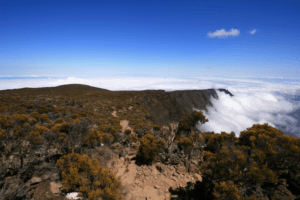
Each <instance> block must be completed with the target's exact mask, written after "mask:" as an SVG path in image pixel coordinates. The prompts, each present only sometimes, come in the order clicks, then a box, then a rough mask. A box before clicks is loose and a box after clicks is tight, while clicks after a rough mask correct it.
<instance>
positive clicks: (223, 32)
mask: <svg viewBox="0 0 300 200" xmlns="http://www.w3.org/2000/svg"><path fill="white" fill-rule="evenodd" d="M239 34H240V31H239V30H237V29H233V28H232V29H231V30H230V31H226V30H225V29H221V30H216V31H215V32H213V33H211V32H209V33H208V34H207V35H208V37H210V38H214V37H218V38H227V37H228V36H233V37H235V36H238V35H239Z"/></svg>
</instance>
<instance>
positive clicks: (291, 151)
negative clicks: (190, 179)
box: [200, 124, 300, 199]
mask: <svg viewBox="0 0 300 200" xmlns="http://www.w3.org/2000/svg"><path fill="white" fill-rule="evenodd" d="M203 135H204V136H205V137H206V138H208V141H207V143H206V147H205V151H206V152H205V155H204V162H203V163H202V164H201V167H200V170H201V172H202V174H203V176H204V177H205V179H206V180H218V181H221V182H220V183H219V184H215V185H214V187H215V190H214V193H213V195H214V196H215V198H216V199H239V198H240V197H238V196H239V195H237V196H236V197H234V198H233V194H236V192H235V191H236V189H235V188H239V191H240V192H241V191H247V190H249V187H260V186H263V185H268V187H269V189H268V191H264V192H265V194H266V195H268V196H269V197H270V198H271V197H272V196H273V193H272V191H274V190H275V189H276V187H277V186H276V185H277V183H278V179H279V178H280V176H282V175H283V176H284V171H285V170H289V172H291V173H294V174H297V173H299V171H300V155H299V154H300V140H299V139H298V138H293V137H290V136H285V135H283V133H282V132H281V131H279V130H278V129H276V128H274V127H271V126H269V125H268V124H263V125H260V124H255V125H253V126H252V127H251V128H247V130H245V131H242V132H241V134H240V137H239V138H236V137H235V135H234V133H233V132H232V133H230V134H227V133H225V132H222V133H221V134H211V133H208V134H206V133H204V134H203ZM205 179H204V180H205ZM208 182H209V181H208ZM241 195H242V196H243V197H244V198H245V199H257V198H256V197H255V195H252V196H251V194H247V193H241ZM248 195H249V196H248Z"/></svg>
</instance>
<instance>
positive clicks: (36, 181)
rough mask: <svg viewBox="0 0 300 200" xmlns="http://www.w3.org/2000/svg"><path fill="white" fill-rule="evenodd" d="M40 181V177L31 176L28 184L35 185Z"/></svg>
mask: <svg viewBox="0 0 300 200" xmlns="http://www.w3.org/2000/svg"><path fill="white" fill-rule="evenodd" d="M40 182H42V179H41V178H40V177H32V178H31V179H30V185H35V184H38V183H40Z"/></svg>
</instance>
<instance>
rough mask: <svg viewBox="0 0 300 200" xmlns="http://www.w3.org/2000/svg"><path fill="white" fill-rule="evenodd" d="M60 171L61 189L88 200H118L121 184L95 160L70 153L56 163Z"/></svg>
mask: <svg viewBox="0 0 300 200" xmlns="http://www.w3.org/2000/svg"><path fill="white" fill-rule="evenodd" d="M56 166H58V167H59V168H60V170H61V176H62V183H63V189H64V190H66V191H67V192H68V191H79V192H80V193H81V194H82V196H83V197H85V198H88V199H90V200H96V199H97V200H98V199H109V200H117V199H118V200H120V199H122V197H121V196H120V195H118V193H119V192H120V186H121V182H120V181H119V180H117V179H116V177H115V175H114V174H113V173H112V172H111V171H109V170H108V169H107V168H105V167H102V166H99V163H98V161H97V159H96V158H94V159H92V160H91V159H90V158H89V157H88V155H85V154H83V155H79V154H76V153H72V154H69V155H65V156H63V157H61V158H60V159H59V160H58V161H57V163H56Z"/></svg>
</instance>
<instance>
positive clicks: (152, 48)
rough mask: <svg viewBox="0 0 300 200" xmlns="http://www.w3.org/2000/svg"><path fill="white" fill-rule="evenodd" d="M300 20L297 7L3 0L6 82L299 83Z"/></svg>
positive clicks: (279, 3)
mask: <svg viewBox="0 0 300 200" xmlns="http://www.w3.org/2000/svg"><path fill="white" fill-rule="evenodd" d="M299 13H300V2H299V1H298V2H297V1H292V0H272V1H271V0H270V1H261V0H259V1H255V0H253V1H232V0H228V1H223V0H222V1H217V0H211V1H176V0H173V1H163V0H160V1H156V0H151V1H146V0H145V1H114V0H111V1H92V0H85V1H79V0H72V1H66V0H60V1H56V0H26V1H24V0H21V1H20V0H3V1H0V76H1V77H7V76H12V77H21V76H52V77H78V78H97V77H120V76H121V77H122V76H123V77H128V76H135V77H144V76H146V77H149V76H151V77H179V78H186V77H195V76H196V77H200V76H203V77H204V76H207V77H235V76H253V77H283V78H285V79H297V78H298V80H299V77H300V71H299V68H300V67H299V57H300V26H299V23H300V14H299ZM251 32H252V33H251Z"/></svg>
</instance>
